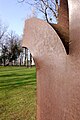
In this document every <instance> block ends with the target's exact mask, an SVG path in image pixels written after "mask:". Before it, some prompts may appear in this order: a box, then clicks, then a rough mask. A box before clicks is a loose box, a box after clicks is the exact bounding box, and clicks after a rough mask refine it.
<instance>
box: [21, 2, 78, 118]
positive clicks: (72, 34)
mask: <svg viewBox="0 0 80 120" xmlns="http://www.w3.org/2000/svg"><path fill="white" fill-rule="evenodd" d="M68 5H69V38H70V48H69V49H70V50H69V51H70V54H69V55H67V54H66V51H65V48H64V46H63V44H62V42H61V40H60V38H59V36H58V35H57V33H56V32H55V30H54V29H53V28H52V27H51V26H50V25H49V24H47V23H46V22H44V21H42V20H39V19H36V18H32V19H29V20H27V21H26V22H25V29H24V36H23V46H25V47H28V48H29V50H30V51H31V53H32V56H33V57H34V59H35V62H36V71H37V120H80V15H79V9H80V4H79V0H74V1H73V0H68Z"/></svg>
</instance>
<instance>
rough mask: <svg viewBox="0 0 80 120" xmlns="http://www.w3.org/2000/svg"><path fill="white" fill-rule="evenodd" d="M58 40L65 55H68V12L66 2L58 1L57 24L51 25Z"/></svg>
mask: <svg viewBox="0 0 80 120" xmlns="http://www.w3.org/2000/svg"><path fill="white" fill-rule="evenodd" d="M52 27H53V28H54V29H55V31H56V32H57V34H58V35H59V37H60V39H61V40H62V42H63V44H64V46H65V49H66V52H67V54H68V53H69V11H68V1H67V0H60V7H59V15H58V24H52Z"/></svg>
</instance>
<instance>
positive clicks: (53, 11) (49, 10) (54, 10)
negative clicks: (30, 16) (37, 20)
mask: <svg viewBox="0 0 80 120" xmlns="http://www.w3.org/2000/svg"><path fill="white" fill-rule="evenodd" d="M18 2H20V3H22V2H25V3H27V4H29V5H31V6H33V7H35V8H36V10H37V11H38V10H39V11H40V12H41V13H43V15H44V16H45V19H46V21H47V22H48V23H53V21H54V17H55V18H56V21H57V18H58V9H59V5H60V0H31V1H29V0H18Z"/></svg>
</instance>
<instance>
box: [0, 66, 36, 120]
mask: <svg viewBox="0 0 80 120" xmlns="http://www.w3.org/2000/svg"><path fill="white" fill-rule="evenodd" d="M35 116H36V72H35V67H33V68H26V67H0V120H36V118H35Z"/></svg>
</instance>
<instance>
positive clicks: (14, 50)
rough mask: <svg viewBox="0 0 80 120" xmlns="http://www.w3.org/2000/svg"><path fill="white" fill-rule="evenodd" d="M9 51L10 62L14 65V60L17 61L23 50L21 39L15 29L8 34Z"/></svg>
mask: <svg viewBox="0 0 80 120" xmlns="http://www.w3.org/2000/svg"><path fill="white" fill-rule="evenodd" d="M8 42H9V43H8V52H9V56H8V59H9V63H11V64H12V65H13V62H14V63H15V62H16V60H17V58H18V57H19V55H20V52H21V51H22V48H21V44H20V39H19V36H17V35H16V34H14V32H13V31H11V33H10V34H9V36H8Z"/></svg>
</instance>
